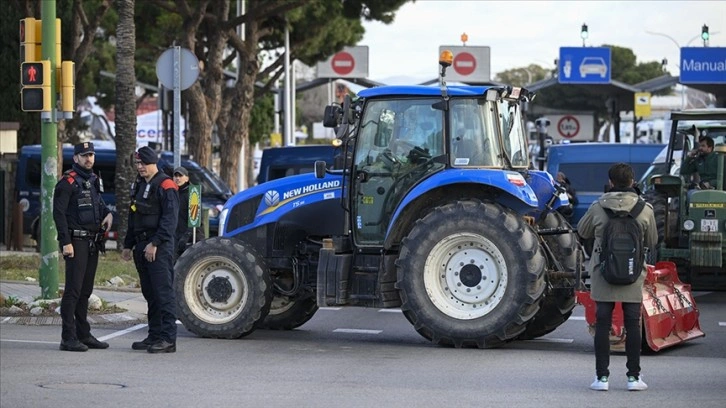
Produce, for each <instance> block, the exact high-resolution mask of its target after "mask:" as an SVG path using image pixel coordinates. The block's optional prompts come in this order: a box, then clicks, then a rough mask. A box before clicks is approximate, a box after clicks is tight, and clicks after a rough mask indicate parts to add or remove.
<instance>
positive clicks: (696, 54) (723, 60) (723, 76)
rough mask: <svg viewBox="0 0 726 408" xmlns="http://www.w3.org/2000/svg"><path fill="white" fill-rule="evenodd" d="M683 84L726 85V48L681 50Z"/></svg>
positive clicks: (690, 48)
mask: <svg viewBox="0 0 726 408" xmlns="http://www.w3.org/2000/svg"><path fill="white" fill-rule="evenodd" d="M680 79H681V83H682V84H726V47H689V48H681V78H680Z"/></svg>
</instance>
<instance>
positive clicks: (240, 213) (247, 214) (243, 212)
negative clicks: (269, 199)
mask: <svg viewBox="0 0 726 408" xmlns="http://www.w3.org/2000/svg"><path fill="white" fill-rule="evenodd" d="M261 201H262V195H258V196H255V197H252V198H250V199H249V200H247V201H245V202H243V203H239V204H237V205H235V206H234V208H232V211H230V213H229V218H228V219H227V230H226V231H224V232H225V233H226V232H227V231H234V230H235V229H237V228H240V227H244V226H245V225H247V224H249V223H251V222H252V221H254V219H255V214H256V213H257V209H258V208H260V202H261Z"/></svg>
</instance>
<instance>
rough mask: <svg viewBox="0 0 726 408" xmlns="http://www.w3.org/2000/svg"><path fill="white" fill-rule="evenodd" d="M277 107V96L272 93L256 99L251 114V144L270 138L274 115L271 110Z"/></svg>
mask: <svg viewBox="0 0 726 408" xmlns="http://www.w3.org/2000/svg"><path fill="white" fill-rule="evenodd" d="M274 109H275V96H274V95H273V94H271V93H268V94H265V95H263V96H261V97H259V98H257V99H255V104H254V105H253V106H252V113H251V116H250V129H249V138H250V139H249V140H250V146H254V144H255V143H257V142H259V141H261V140H263V139H265V138H268V137H269V136H270V132H271V131H272V127H273V116H272V115H271V114H270V112H273V111H274Z"/></svg>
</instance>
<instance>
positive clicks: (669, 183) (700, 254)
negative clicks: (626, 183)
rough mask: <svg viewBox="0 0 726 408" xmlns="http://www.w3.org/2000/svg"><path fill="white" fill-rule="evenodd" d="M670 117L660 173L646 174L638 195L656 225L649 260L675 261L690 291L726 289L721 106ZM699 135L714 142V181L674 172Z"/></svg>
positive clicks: (725, 112)
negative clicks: (648, 206)
mask: <svg viewBox="0 0 726 408" xmlns="http://www.w3.org/2000/svg"><path fill="white" fill-rule="evenodd" d="M671 120H672V127H671V137H670V141H669V143H668V147H667V151H666V154H665V158H664V159H665V160H664V161H663V163H662V165H663V166H662V167H661V170H662V171H663V173H662V174H653V175H651V176H650V177H649V179H648V185H647V190H646V192H645V194H644V195H645V198H646V200H647V201H648V202H650V203H651V204H652V205H653V209H654V211H655V218H656V224H657V225H658V237H659V244H658V248H657V251H656V253H655V260H657V261H673V262H675V263H676V265H677V266H678V271H679V275H680V277H681V279H682V280H684V281H685V282H687V283H690V284H691V285H692V287H693V288H694V289H697V290H726V232H725V231H726V191H724V180H725V179H726V175H725V174H724V173H725V172H726V166H725V165H724V162H725V161H726V109H698V110H686V111H681V112H674V113H672V114H671ZM703 136H709V137H711V138H712V139H713V141H714V148H713V153H712V154H715V155H717V156H716V159H717V163H718V167H717V180H716V183H715V185H714V184H705V185H704V184H703V183H699V180H698V178H695V179H691V176H689V175H681V174H680V168H681V167H682V166H684V165H685V161H686V159H687V154H688V152H690V151H691V150H692V149H694V148H697V147H698V144H699V138H700V137H703ZM653 166H654V167H657V166H658V163H654V165H653Z"/></svg>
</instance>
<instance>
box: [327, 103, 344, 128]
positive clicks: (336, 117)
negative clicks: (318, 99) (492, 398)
mask: <svg viewBox="0 0 726 408" xmlns="http://www.w3.org/2000/svg"><path fill="white" fill-rule="evenodd" d="M342 113H343V108H341V106H340V105H338V104H333V105H328V106H326V107H325V112H324V113H323V126H324V127H326V128H334V127H337V126H338V125H339V124H340V116H341V114H342Z"/></svg>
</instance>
